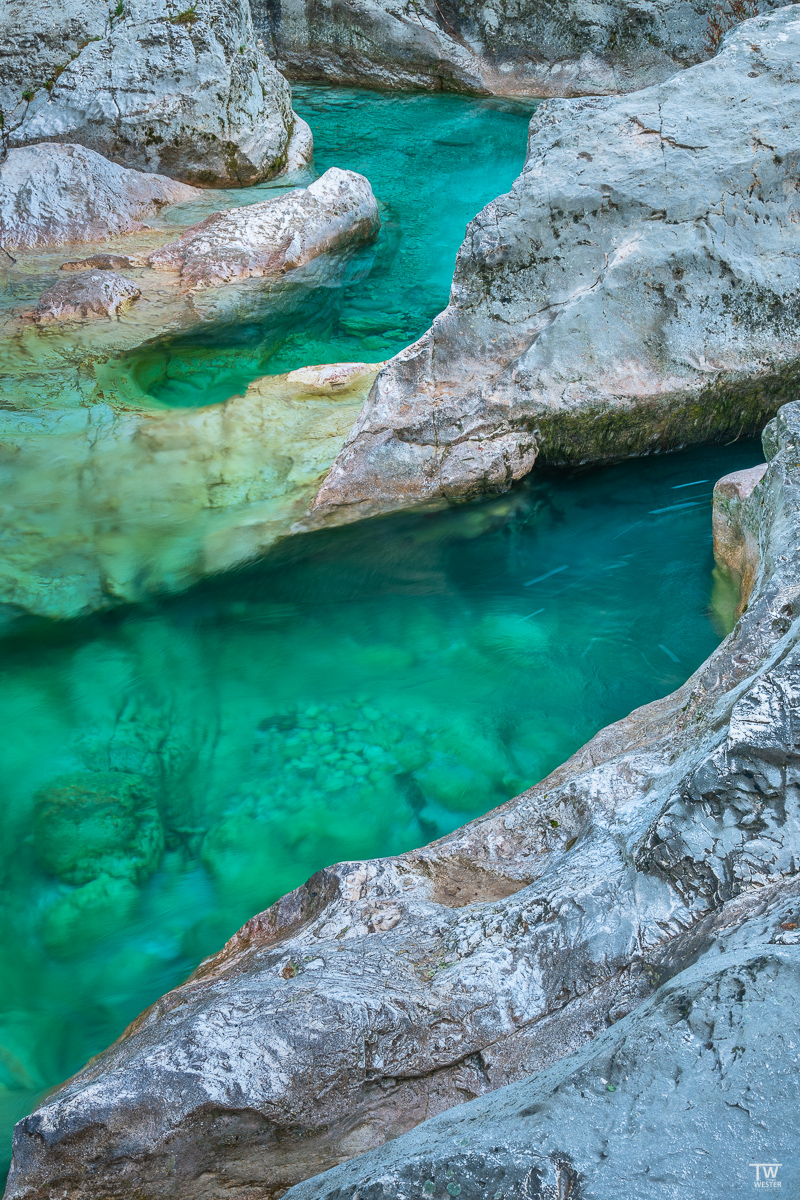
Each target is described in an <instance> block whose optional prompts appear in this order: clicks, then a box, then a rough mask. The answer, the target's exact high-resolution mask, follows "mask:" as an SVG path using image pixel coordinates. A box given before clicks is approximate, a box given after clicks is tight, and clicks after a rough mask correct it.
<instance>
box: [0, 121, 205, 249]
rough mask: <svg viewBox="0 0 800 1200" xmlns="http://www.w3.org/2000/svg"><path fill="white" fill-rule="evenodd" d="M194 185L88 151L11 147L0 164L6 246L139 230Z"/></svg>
mask: <svg viewBox="0 0 800 1200" xmlns="http://www.w3.org/2000/svg"><path fill="white" fill-rule="evenodd" d="M196 196H197V191H196V190H195V188H191V187H187V186H186V185H185V184H182V183H176V182H175V180H173V179H167V178H166V177H165V176H163V175H150V174H145V173H144V172H142V171H132V170H128V169H127V168H125V167H120V166H118V165H117V164H116V163H112V162H109V161H108V159H105V158H103V157H102V155H100V154H97V153H96V152H95V151H94V150H87V149H86V147H85V146H73V145H61V144H55V143H40V144H39V145H36V146H23V147H20V148H18V149H16V150H10V151H9V153H8V155H7V156H6V159H5V161H4V162H3V164H2V165H1V166H0V243H2V245H3V246H4V247H5V248H6V249H9V248H14V247H20V248H30V247H34V246H49V245H54V246H57V245H62V244H64V243H65V242H90V241H99V240H101V239H104V238H111V237H114V236H116V235H117V234H120V233H133V232H135V231H136V230H137V229H141V228H142V223H143V221H144V220H145V218H147V217H150V216H153V215H154V214H155V213H157V212H158V211H159V210H160V209H162V208H165V207H166V206H167V205H168V204H176V203H180V202H181V201H186V200H192V199H194V198H195V197H196Z"/></svg>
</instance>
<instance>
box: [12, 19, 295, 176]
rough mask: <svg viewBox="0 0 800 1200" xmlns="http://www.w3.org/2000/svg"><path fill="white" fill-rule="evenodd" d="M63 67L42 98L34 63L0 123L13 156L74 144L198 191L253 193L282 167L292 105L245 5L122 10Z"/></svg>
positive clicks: (292, 119)
mask: <svg viewBox="0 0 800 1200" xmlns="http://www.w3.org/2000/svg"><path fill="white" fill-rule="evenodd" d="M20 2H21V4H22V5H23V6H24V8H25V9H26V10H27V9H28V8H32V7H34V6H33V0H27V2H26V0H20ZM94 27H95V26H94V25H92V28H94ZM32 53H34V55H35V51H32ZM64 57H65V61H64V64H63V70H61V71H60V72H59V73H58V74H57V76H56V77H55V78H53V77H52V76H51V78H50V79H49V80H48V81H47V85H48V86H46V87H45V86H43V84H44V82H45V80H44V78H43V72H42V70H40V69H39V64H38V61H37V60H36V59H35V56H34V58H33V59H32V61H31V72H32V73H33V72H34V71H35V75H34V78H33V80H32V81H31V83H30V85H29V86H28V87H27V88H26V90H25V93H24V97H23V98H21V99H20V101H19V103H18V104H17V105H16V107H15V108H14V109H13V110H12V111H11V112H10V113H6V114H5V129H6V136H7V138H8V142H9V144H10V145H12V146H19V145H25V144H29V143H31V142H43V141H44V142H54V141H62V142H78V143H80V144H82V145H85V146H88V147H89V148H90V149H93V150H96V151H98V153H100V154H103V155H105V156H106V157H107V158H111V159H113V160H114V161H116V162H120V163H124V164H125V165H126V166H129V167H136V168H138V169H139V170H145V171H158V172H161V173H164V174H166V175H169V176H171V177H172V178H174V179H180V180H183V181H185V182H187V183H193V184H199V185H201V186H204V187H226V186H229V185H234V186H236V185H238V186H243V185H247V184H253V183H258V182H259V181H261V180H263V179H269V178H271V177H272V176H273V175H276V174H278V173H279V172H280V171H282V170H283V169H284V168H285V166H286V163H287V151H288V148H289V144H290V139H291V137H292V133H293V129H294V124H295V116H294V113H293V112H292V107H291V93H290V90H289V85H288V84H287V83H286V80H285V79H284V78H283V77H282V76H281V75H280V74H279V73H278V72H277V71H276V69H275V67H274V66H273V65H272V63H271V62H270V61H269V59H268V58H266V56H265V55H264V53H263V51H262V49H261V48H260V47H259V46H258V45H257V44H256V38H255V34H254V31H253V25H252V20H251V16H250V9H249V5H248V3H247V0H233V2H232V3H223V0H196V2H195V3H194V4H191V5H189V6H188V7H186V8H182V7H181V4H180V3H178V2H177V0H124V3H123V4H121V5H119V6H118V7H117V10H114V11H113V12H112V13H111V14H110V15H109V16H108V17H107V20H106V22H105V27H104V28H103V29H102V31H101V32H100V33H97V34H94V35H93V36H92V38H91V40H89V41H88V42H86V43H85V44H84V45H83V46H82V48H80V49H78V50H77V52H76V53H75V54H74V55H72V56H67V47H66V46H65V55H64ZM43 65H44V64H43ZM47 69H48V68H47V66H44V70H47Z"/></svg>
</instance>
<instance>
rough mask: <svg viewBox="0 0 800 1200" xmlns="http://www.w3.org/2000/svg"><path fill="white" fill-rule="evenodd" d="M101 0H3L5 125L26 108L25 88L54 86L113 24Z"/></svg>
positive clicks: (0, 44) (0, 42) (0, 73)
mask: <svg viewBox="0 0 800 1200" xmlns="http://www.w3.org/2000/svg"><path fill="white" fill-rule="evenodd" d="M108 20H109V13H108V6H107V5H106V4H98V3H96V0H66V2H65V0H3V3H2V5H1V6H0V31H2V36H1V37H0V111H2V113H3V117H4V128H6V129H7V128H9V126H10V125H11V124H13V123H14V113H15V111H19V112H22V111H24V108H25V105H26V104H27V101H26V100H25V97H24V93H26V92H29V91H31V90H35V89H37V88H45V89H46V88H47V87H48V85H49V86H52V84H53V82H54V81H55V80H56V79H57V78H58V76H59V74H60V73H61V72H62V71H63V70H64V68H65V67H66V66H67V64H68V63H69V62H70V61H71V60H72V59H74V58H76V57H77V56H78V54H79V52H80V50H81V49H82V48H83V47H84V46H86V45H88V43H89V42H90V41H93V40H94V39H96V38H100V37H103V35H104V34H105V32H106V30H107V28H108Z"/></svg>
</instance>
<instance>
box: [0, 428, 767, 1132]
mask: <svg viewBox="0 0 800 1200" xmlns="http://www.w3.org/2000/svg"><path fill="white" fill-rule="evenodd" d="M759 458H760V447H759V446H757V445H756V444H752V443H745V444H742V443H739V444H736V445H734V446H732V447H729V448H719V447H713V448H707V449H702V450H693V451H690V452H686V453H682V454H675V455H670V456H665V457H658V458H653V459H649V460H644V461H639V462H634V463H628V464H624V465H621V466H616V467H612V468H608V469H606V470H603V471H591V472H584V473H575V474H564V475H550V474H545V473H535V474H534V477H532V478H531V479H529V480H528V481H525V482H523V483H522V484H521V485H520V486H518V487H517V488H516V489H515V490H514V491H513V492H512V493H510V494H509V495H507V496H505V497H502V498H500V499H487V500H485V501H483V502H480V503H474V504H470V505H466V506H463V507H459V508H455V509H452V510H449V511H444V512H441V513H438V514H437V513H434V514H427V515H403V516H398V517H393V518H383V519H380V520H376V521H372V522H369V523H365V524H363V525H361V526H356V527H351V528H347V529H342V530H338V531H335V532H331V533H325V534H317V535H313V536H311V537H308V538H305V539H299V540H296V541H295V542H294V543H289V544H287V545H286V547H285V548H284V549H283V551H282V552H281V554H279V555H278V554H275V555H273V556H272V557H271V558H270V559H269V560H267V561H266V562H264V563H262V564H261V565H259V566H257V567H252V568H249V569H248V570H245V571H241V572H237V573H233V574H231V575H228V576H225V577H220V578H219V579H217V580H215V581H212V582H210V583H207V584H204V585H203V586H201V587H198V588H196V589H194V590H193V591H191V592H189V593H186V594H184V595H182V596H179V597H176V598H172V599H169V600H165V601H164V602H162V603H159V604H154V605H153V606H152V607H151V608H148V609H136V610H130V611H127V612H118V613H115V614H110V615H109V614H106V615H101V616H96V617H94V618H92V619H91V620H86V621H83V622H76V623H70V624H62V625H57V624H45V623H35V624H31V625H30V626H29V627H28V628H27V629H22V630H20V631H18V633H17V634H16V635H15V636H14V637H13V638H8V639H7V640H6V642H5V643H4V645H3V650H2V664H3V665H2V688H1V689H0V723H1V724H2V728H3V730H4V738H3V739H2V743H0V775H1V776H2V778H3V780H4V781H5V782H4V793H5V794H4V806H3V822H4V824H3V837H2V839H1V840H0V845H1V846H2V849H1V850H0V873H1V874H0V879H1V880H2V889H1V890H0V976H1V977H2V980H3V989H2V993H1V994H0V1120H2V1137H3V1145H4V1148H5V1147H7V1146H8V1141H9V1135H10V1127H11V1123H12V1121H13V1120H14V1119H16V1118H18V1117H19V1116H21V1115H22V1114H23V1113H24V1112H25V1111H26V1110H28V1109H29V1108H31V1107H32V1106H33V1105H34V1103H35V1102H36V1099H37V1096H38V1095H39V1094H40V1093H41V1091H42V1090H43V1089H44V1088H46V1087H48V1086H50V1085H52V1084H54V1083H56V1082H58V1081H59V1080H61V1079H63V1078H65V1077H66V1076H68V1075H69V1074H71V1073H72V1072H74V1071H75V1070H76V1069H78V1068H79V1067H80V1066H81V1065H82V1064H83V1063H84V1062H85V1061H86V1059H87V1058H88V1057H89V1056H90V1055H91V1054H93V1053H96V1052H97V1051H99V1050H101V1049H102V1048H103V1047H104V1046H106V1045H107V1044H108V1043H109V1042H110V1041H111V1040H112V1039H113V1038H115V1037H116V1036H117V1035H118V1034H119V1033H120V1032H121V1030H122V1029H123V1028H124V1026H125V1025H126V1023H127V1022H128V1021H130V1020H131V1019H132V1018H133V1017H134V1016H135V1015H136V1014H137V1012H139V1011H140V1010H141V1009H142V1008H143V1007H144V1006H145V1005H146V1004H148V1003H149V1002H151V1001H152V1000H154V999H155V998H156V997H157V996H158V995H159V994H161V993H162V992H164V991H165V990H166V989H168V988H169V987H171V986H173V985H174V984H176V983H178V982H179V981H180V980H181V979H183V978H184V977H185V976H186V975H187V973H188V972H189V971H190V970H191V969H192V968H193V967H194V966H195V965H196V963H197V962H198V961H199V959H200V958H201V957H203V956H204V955H206V954H208V953H209V952H212V951H214V950H216V949H217V948H218V947H219V946H220V944H221V943H222V941H223V940H224V939H225V938H226V937H227V936H228V935H229V934H231V933H232V932H233V931H234V930H235V929H236V928H237V927H238V925H239V924H240V923H241V922H243V921H244V920H245V919H246V918H247V917H249V916H251V915H252V913H253V912H255V911H257V910H259V909H261V908H263V907H264V906H265V905H267V904H269V903H270V901H272V900H274V899H275V898H276V897H277V896H279V895H280V894H281V893H283V892H285V891H286V890H287V889H289V888H291V887H293V886H295V885H296V884H299V883H301V882H302V881H303V880H304V879H306V878H307V877H308V876H309V875H310V874H311V873H312V872H313V871H314V870H316V869H317V868H318V867H320V866H322V865H324V864H328V863H332V862H335V861H337V860H341V859H344V858H355V857H362V856H375V855H382V854H391V853H396V852H398V851H401V850H404V849H407V848H409V847H413V846H416V845H420V844H422V843H425V842H427V841H429V840H430V839H432V838H434V837H437V836H439V835H441V834H444V833H446V832H448V831H449V830H451V829H453V828H455V827H457V826H458V825H460V824H462V823H463V822H465V821H467V820H469V819H470V818H471V817H474V816H477V815H478V814H480V813H483V812H485V811H486V810H487V809H489V808H491V807H493V806H494V805H496V804H498V803H499V802H501V801H502V800H505V799H506V798H508V797H509V796H513V795H514V794H515V793H517V792H519V791H520V790H521V789H523V788H524V787H526V786H527V785H529V784H532V783H534V782H536V781H537V780H538V779H540V778H541V777H542V776H543V775H545V774H546V773H547V772H548V771H550V770H551V769H552V768H553V767H555V766H556V765H557V764H558V763H559V762H561V761H563V760H564V759H565V758H566V757H567V756H568V755H569V754H570V753H571V752H572V751H573V750H575V749H576V748H577V747H578V746H579V745H581V743H583V742H584V741H585V740H586V739H587V738H589V737H590V736H591V735H592V734H593V733H594V732H595V731H596V730H597V729H598V728H600V727H601V726H603V725H605V724H606V723H608V722H609V721H613V720H615V719H616V718H618V717H621V716H623V715H624V714H626V713H627V712H629V711H630V710H631V709H632V708H633V707H635V706H636V705H639V704H642V703H645V702H646V701H649V700H652V699H654V698H655V697H657V696H661V695H663V694H665V693H667V692H669V691H670V690H672V689H673V688H675V687H677V686H678V685H679V684H680V683H682V682H683V680H684V679H685V678H686V677H687V676H688V675H689V674H690V672H691V671H692V670H694V668H695V667H697V666H698V664H699V663H700V662H701V661H702V660H703V659H704V658H705V657H706V656H707V655H708V654H709V653H710V652H711V651H712V650H713V648H714V646H715V645H716V644H717V641H718V639H719V636H720V632H721V630H720V619H722V620H723V621H724V617H722V618H719V617H715V615H714V611H713V609H712V558H711V540H710V529H711V526H710V492H711V484H712V481H713V480H714V479H716V478H717V477H719V476H720V475H722V474H724V473H725V472H727V471H730V470H733V469H736V468H738V467H741V466H748V465H751V464H753V463H755V462H757V461H758V460H759ZM724 599H725V597H724V596H723V600H724Z"/></svg>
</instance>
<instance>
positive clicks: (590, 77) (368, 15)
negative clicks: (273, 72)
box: [253, 0, 775, 96]
mask: <svg viewBox="0 0 800 1200" xmlns="http://www.w3.org/2000/svg"><path fill="white" fill-rule="evenodd" d="M771 7H775V5H773V4H771V3H769V0H767V2H766V3H763V2H762V3H758V2H757V0H756V2H755V3H753V4H752V5H749V6H748V9H749V11H748V12H747V15H753V13H754V12H757V11H758V10H759V8H762V9H765V8H771ZM719 16H720V13H719V10H717V11H715V10H714V9H709V8H706V7H704V6H700V5H698V6H691V5H687V4H684V3H682V2H681V0H655V2H654V3H648V4H632V3H629V2H628V0H603V2H602V3H586V0H570V2H569V3H560V4H552V3H549V2H548V0H517V2H516V3H515V4H513V5H509V4H505V3H503V2H502V0H488V2H487V0H459V2H458V3H452V2H445V0H410V2H407V3H405V4H397V3H395V2H394V0H359V3H358V4H325V5H321V4H317V3H313V2H312V0H281V3H280V4H275V3H274V2H273V0H254V2H253V18H254V21H255V24H256V28H257V29H258V30H259V31H260V32H261V33H262V34H263V36H264V37H265V38H268V39H269V40H270V42H271V44H272V47H273V50H274V53H275V55H276V57H277V61H278V64H279V66H280V67H281V69H282V70H285V71H286V72H287V73H288V74H289V75H290V76H291V78H293V79H328V80H331V81H333V82H335V83H349V84H356V85H358V84H361V85H363V84H365V83H367V84H371V85H373V86H378V87H385V88H397V87H405V88H407V87H423V88H433V89H437V90H438V89H439V88H449V89H452V90H455V91H471V92H494V93H498V94H501V95H502V94H510V95H520V94H526V95H530V96H579V95H597V94H603V93H607V92H630V91H633V90H635V89H636V88H641V87H645V86H647V85H648V84H651V83H655V82H658V81H659V80H662V79H665V78H666V77H667V76H668V75H671V74H672V73H673V71H675V69H676V68H681V67H687V66H690V65H692V64H694V63H697V62H700V61H702V60H703V59H704V58H706V57H707V56H708V55H709V54H711V53H713V49H714V40H715V36H716V32H715V28H714V18H715V17H716V18H719ZM727 20H728V21H732V18H727ZM724 21H725V17H723V23H724Z"/></svg>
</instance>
